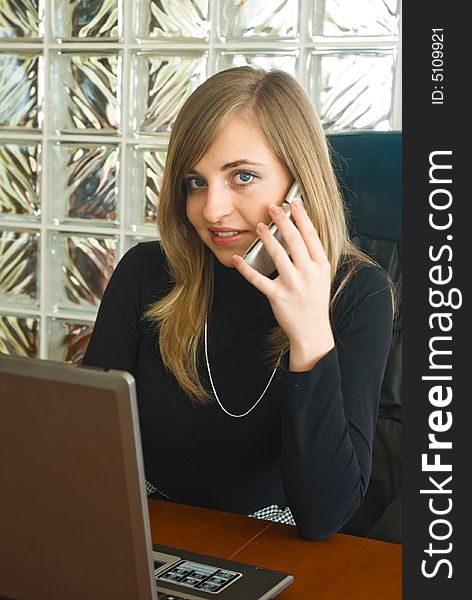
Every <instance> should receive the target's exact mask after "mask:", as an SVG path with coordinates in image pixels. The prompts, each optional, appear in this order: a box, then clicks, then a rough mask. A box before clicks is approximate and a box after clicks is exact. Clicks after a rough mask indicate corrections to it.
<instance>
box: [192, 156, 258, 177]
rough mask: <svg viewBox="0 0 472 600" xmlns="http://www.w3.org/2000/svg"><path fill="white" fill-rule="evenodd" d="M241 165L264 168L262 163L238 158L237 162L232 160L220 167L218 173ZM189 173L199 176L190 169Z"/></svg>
mask: <svg viewBox="0 0 472 600" xmlns="http://www.w3.org/2000/svg"><path fill="white" fill-rule="evenodd" d="M241 165H248V166H250V165H253V166H256V167H265V166H266V165H264V164H263V163H260V162H256V161H254V160H249V159H248V158H240V159H238V160H232V161H231V162H227V163H225V164H224V165H223V166H222V167H220V171H227V170H228V169H234V168H235V167H240V166H241ZM190 173H193V174H195V175H200V173H199V172H198V171H197V169H191V170H190Z"/></svg>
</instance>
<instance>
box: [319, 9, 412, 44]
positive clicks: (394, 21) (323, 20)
mask: <svg viewBox="0 0 472 600" xmlns="http://www.w3.org/2000/svg"><path fill="white" fill-rule="evenodd" d="M399 5H400V2H399V0H356V2H353V1H352V0H323V1H322V2H321V1H318V2H317V3H316V9H315V11H314V14H313V21H312V34H313V35H315V36H331V37H340V36H364V37H368V36H395V37H397V36H398V35H399V22H400V6H399Z"/></svg>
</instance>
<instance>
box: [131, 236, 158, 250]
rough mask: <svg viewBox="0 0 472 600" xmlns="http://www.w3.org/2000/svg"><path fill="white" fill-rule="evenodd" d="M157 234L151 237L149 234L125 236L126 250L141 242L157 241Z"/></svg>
mask: <svg viewBox="0 0 472 600" xmlns="http://www.w3.org/2000/svg"><path fill="white" fill-rule="evenodd" d="M157 239H158V238H157V236H154V237H151V236H149V235H129V236H126V238H125V246H124V251H125V252H128V250H129V249H130V248H133V246H136V244H140V243H141V242H151V241H157Z"/></svg>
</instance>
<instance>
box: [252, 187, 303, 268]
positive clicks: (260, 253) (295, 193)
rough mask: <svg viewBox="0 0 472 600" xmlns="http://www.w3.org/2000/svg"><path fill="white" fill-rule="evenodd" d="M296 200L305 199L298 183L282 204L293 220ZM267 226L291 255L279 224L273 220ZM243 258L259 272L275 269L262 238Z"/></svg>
mask: <svg viewBox="0 0 472 600" xmlns="http://www.w3.org/2000/svg"><path fill="white" fill-rule="evenodd" d="M294 200H298V201H299V202H301V203H303V199H302V197H301V195H300V192H299V190H298V185H297V184H296V183H294V184H293V185H292V187H291V188H290V190H289V192H288V194H287V196H286V198H285V200H284V202H283V204H282V206H281V207H280V208H281V209H282V210H283V211H284V213H285V214H286V215H287V216H288V217H290V219H291V220H292V221H293V219H292V215H291V213H290V204H291V203H292V202H293V201H294ZM267 227H268V228H269V231H270V233H272V235H273V236H274V237H275V239H276V240H277V241H279V242H280V244H281V245H282V247H283V248H284V250H285V252H286V253H287V254H288V255H289V256H290V252H289V251H288V248H287V245H286V244H285V240H284V239H283V237H282V234H281V233H280V231H279V229H278V227H277V225H276V224H275V223H273V222H271V223H269V225H268V226H267ZM243 259H244V260H245V261H246V262H247V263H248V264H249V265H251V267H253V268H254V269H256V271H259V273H262V274H263V275H270V274H271V273H273V272H274V271H275V265H274V262H273V260H272V259H271V257H270V256H269V253H268V252H267V250H266V249H265V247H264V244H263V243H262V240H260V239H259V238H257V239H256V241H255V242H254V243H253V244H251V246H249V248H248V249H247V250H246V252H245V254H244V256H243Z"/></svg>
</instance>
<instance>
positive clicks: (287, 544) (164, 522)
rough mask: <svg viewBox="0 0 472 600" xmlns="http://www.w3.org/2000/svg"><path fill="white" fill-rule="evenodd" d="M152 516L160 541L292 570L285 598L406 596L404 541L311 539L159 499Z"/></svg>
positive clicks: (396, 599)
mask: <svg viewBox="0 0 472 600" xmlns="http://www.w3.org/2000/svg"><path fill="white" fill-rule="evenodd" d="M149 516H150V520H151V531H152V540H153V542H154V543H156V544H157V543H158V544H164V545H168V546H177V547H181V548H185V549H186V550H193V551H196V552H201V553H203V554H211V555H214V556H219V557H221V558H229V559H232V560H236V561H240V562H245V563H249V564H253V565H260V566H262V567H267V568H269V569H276V570H278V571H284V572H286V573H291V574H292V575H294V577H295V582H294V583H293V584H292V585H291V586H290V587H289V588H288V589H287V590H285V591H284V592H282V594H280V596H278V598H280V599H281V600H302V599H303V600H400V599H401V552H402V547H401V546H400V545H398V544H389V543H386V542H378V541H375V540H367V539H365V538H358V537H353V536H350V535H341V534H337V535H334V536H333V537H331V538H330V539H328V540H325V541H323V542H307V541H305V540H302V539H300V538H299V537H298V534H297V531H296V529H295V527H292V526H290V525H279V524H277V523H271V522H269V521H262V520H258V519H250V518H249V517H242V516H239V515H233V514H229V513H223V512H218V511H213V510H206V509H203V508H195V507H193V506H185V505H181V504H174V503H171V502H161V501H159V500H149ZM241 600H243V599H241Z"/></svg>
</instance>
